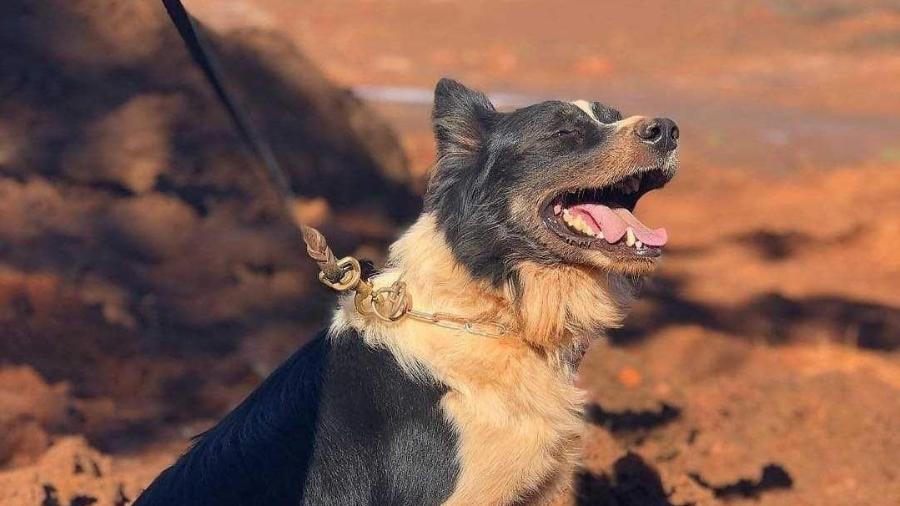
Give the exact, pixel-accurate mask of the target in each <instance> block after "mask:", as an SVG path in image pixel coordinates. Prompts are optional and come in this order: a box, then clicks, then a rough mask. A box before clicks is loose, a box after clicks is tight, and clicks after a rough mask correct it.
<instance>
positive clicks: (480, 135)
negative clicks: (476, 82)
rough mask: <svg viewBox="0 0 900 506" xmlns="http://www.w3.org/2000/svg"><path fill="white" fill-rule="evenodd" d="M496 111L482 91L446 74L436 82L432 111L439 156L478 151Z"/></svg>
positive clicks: (461, 154)
mask: <svg viewBox="0 0 900 506" xmlns="http://www.w3.org/2000/svg"><path fill="white" fill-rule="evenodd" d="M496 114H497V110H496V109H494V105H493V104H491V102H490V100H488V98H487V97H486V96H485V95H484V93H481V92H480V91H475V90H471V89H469V88H466V87H465V86H463V85H462V84H460V83H458V82H456V81H454V80H452V79H447V78H446V77H445V78H443V79H441V80H440V81H438V83H437V86H436V87H435V89H434V111H433V112H432V124H433V126H434V136H435V138H436V139H437V148H438V156H439V157H444V156H448V155H449V156H466V155H471V154H474V153H477V152H478V151H479V150H480V149H481V146H482V145H483V144H484V139H485V136H486V135H487V131H488V129H489V128H490V123H491V120H492V119H493V117H494V116H495V115H496Z"/></svg>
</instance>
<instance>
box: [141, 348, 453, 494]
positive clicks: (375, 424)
mask: <svg viewBox="0 0 900 506" xmlns="http://www.w3.org/2000/svg"><path fill="white" fill-rule="evenodd" d="M444 391H445V389H444V388H443V387H442V386H440V385H437V384H433V383H424V382H420V381H416V380H414V379H412V378H411V377H410V376H409V375H407V374H406V373H405V372H403V371H402V370H401V369H400V367H399V366H398V365H397V362H396V361H395V360H394V358H393V357H392V356H391V354H390V353H389V352H387V351H385V350H380V349H374V348H372V347H370V346H367V345H366V344H364V343H363V341H362V338H361V337H360V336H359V335H358V334H357V333H356V332H354V331H345V332H343V333H342V334H341V335H338V336H332V337H328V336H326V335H325V333H322V334H320V335H319V336H318V337H317V338H316V339H315V340H314V341H312V342H311V343H309V344H307V345H306V346H304V347H303V349H301V350H300V351H298V352H297V353H296V354H294V356H292V357H291V358H290V359H288V361H287V362H286V363H285V364H284V365H282V366H281V367H280V368H279V369H278V370H277V371H275V372H274V373H273V374H272V375H271V376H270V377H269V378H268V379H267V380H266V381H265V382H264V383H263V384H262V385H260V387H259V388H257V390H256V391H255V392H253V394H251V395H250V397H248V398H247V399H246V400H245V401H244V402H243V403H242V404H241V405H240V406H238V407H237V408H236V409H235V410H234V411H233V412H231V414H229V415H228V416H227V417H226V418H225V419H224V420H222V421H221V422H220V423H219V424H218V425H216V426H215V427H214V428H212V429H211V430H210V431H208V432H206V433H205V434H203V435H202V436H201V437H200V439H199V440H198V441H197V443H196V444H195V445H194V447H193V448H191V450H190V451H189V452H188V453H187V454H186V455H184V456H183V457H181V458H180V459H179V460H178V462H177V463H175V465H173V466H172V467H170V468H169V469H167V470H166V471H164V472H163V473H162V474H161V475H160V476H159V477H158V478H157V479H156V480H155V481H154V482H153V483H152V484H151V485H150V487H149V488H148V489H147V491H146V492H145V493H144V494H143V495H141V496H140V498H139V499H138V500H137V502H136V503H135V506H207V505H208V506H263V505H265V506H282V505H284V506H287V505H291V506H295V505H296V506H299V505H326V504H327V505H359V504H372V505H376V504H377V505H382V504H385V505H387V504H390V505H409V506H421V505H427V504H440V503H441V502H443V501H444V500H445V499H446V498H447V497H449V495H450V494H451V493H452V490H453V486H454V483H455V479H456V476H457V474H458V469H457V464H456V461H455V459H454V458H453V455H454V453H455V450H456V435H455V434H454V433H453V431H452V429H451V427H450V426H449V424H448V422H447V421H446V420H445V419H444V417H443V416H442V414H441V411H440V408H439V406H438V402H439V401H440V399H441V396H442V395H443V394H444Z"/></svg>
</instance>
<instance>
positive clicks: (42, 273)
mask: <svg viewBox="0 0 900 506" xmlns="http://www.w3.org/2000/svg"><path fill="white" fill-rule="evenodd" d="M209 38H210V39H211V40H212V41H213V43H214V46H215V47H216V49H217V53H218V56H219V60H220V63H221V64H222V67H223V68H224V69H225V70H226V74H227V76H226V77H227V80H228V85H229V86H230V87H231V88H232V90H233V91H234V92H235V93H236V95H237V96H238V97H239V100H240V101H241V102H242V103H243V104H244V105H245V107H246V108H247V110H248V111H249V113H250V115H251V116H252V117H253V120H254V122H255V123H257V125H258V126H259V127H260V128H261V130H262V131H264V132H265V134H266V135H267V136H268V137H270V139H271V141H272V143H273V147H274V149H275V151H276V155H277V156H278V157H279V159H280V161H281V162H282V165H283V166H284V167H285V168H286V170H287V171H288V172H289V176H290V179H291V181H292V184H293V186H294V189H295V190H296V191H297V193H298V194H299V195H300V196H301V197H303V198H304V200H303V203H302V205H301V206H298V208H296V209H294V211H295V212H296V213H297V214H298V215H299V216H301V217H302V219H304V220H306V221H308V222H311V223H312V224H314V225H318V226H320V227H321V228H322V230H323V232H324V233H325V234H326V235H327V236H328V238H329V242H330V244H331V246H332V248H333V249H334V250H335V252H338V253H344V252H346V253H351V252H354V251H359V248H362V250H361V251H363V252H366V253H368V252H373V251H374V252H378V251H383V250H384V249H385V246H386V244H387V243H388V242H389V241H390V240H391V239H392V238H393V237H394V234H395V230H396V227H397V225H398V224H401V223H404V222H406V221H408V220H410V219H411V218H412V217H413V216H414V215H415V214H416V213H417V212H418V209H419V205H420V204H419V201H418V198H417V197H416V196H415V195H414V193H413V192H412V190H411V189H410V188H411V186H410V185H411V181H410V178H411V176H410V174H409V171H408V168H407V162H406V159H405V155H404V153H403V151H402V149H401V147H400V145H399V143H398V141H397V139H396V138H395V136H394V134H393V132H392V131H391V130H390V129H389V128H388V127H387V126H386V124H385V123H384V122H382V121H381V120H380V119H379V118H378V117H377V115H376V114H374V113H373V112H372V111H371V110H369V109H368V108H367V107H366V106H365V105H364V104H362V103H361V102H360V101H359V100H358V99H357V98H355V97H354V96H352V95H351V94H350V93H348V92H347V91H345V90H342V89H339V88H337V87H335V86H334V85H333V84H331V83H330V82H329V81H328V80H327V79H326V78H325V77H324V75H323V74H322V73H321V72H320V71H319V70H318V69H317V68H315V67H314V66H313V65H312V64H311V63H310V62H309V60H307V59H306V58H305V57H304V56H303V54H302V53H300V52H299V51H298V50H297V49H296V48H295V47H294V46H293V45H292V44H291V43H290V42H288V41H287V40H286V39H284V38H283V37H282V36H278V35H275V34H272V33H268V32H260V31H252V32H238V33H231V34H225V35H218V34H209ZM0 60H2V61H3V72H0V138H2V139H3V141H2V143H0V216H3V219H2V220H0V326H2V327H3V328H4V329H9V331H8V332H5V333H4V335H3V336H2V337H0V357H2V363H3V364H9V363H13V364H28V365H30V366H31V367H33V368H34V369H35V370H36V371H37V372H38V373H40V375H41V376H42V377H43V378H45V379H46V381H48V382H50V383H56V382H66V383H67V384H68V385H69V386H70V387H71V391H72V395H73V396H75V397H79V398H82V397H86V398H93V399H113V400H114V402H115V403H116V405H117V406H119V407H120V408H121V407H122V406H123V405H127V404H128V403H132V404H133V405H134V409H133V410H131V413H141V414H140V415H137V416H132V417H130V418H129V417H126V416H124V415H119V414H116V413H111V412H106V413H105V414H102V415H97V416H94V415H92V413H93V412H96V411H97V410H96V409H92V408H90V406H88V407H84V409H83V412H84V415H83V418H84V419H85V420H86V421H85V422H84V424H81V425H67V426H66V427H65V428H66V429H67V430H71V431H78V432H84V431H86V433H87V434H88V435H89V437H91V439H92V442H95V443H97V442H98V440H101V439H103V438H104V437H107V436H108V438H107V440H106V441H108V442H109V441H112V442H117V441H124V440H126V439H127V436H126V435H127V434H131V435H132V436H135V434H143V435H144V436H146V437H147V438H152V437H153V434H152V427H151V426H150V425H148V422H149V421H150V420H157V421H159V420H164V421H165V422H166V424H168V426H170V427H171V426H173V425H174V424H177V423H180V422H188V421H190V420H193V419H197V418H203V417H210V416H213V417H214V416H218V415H220V414H221V413H222V412H223V411H224V410H226V409H227V408H228V407H229V405H230V403H231V401H230V400H229V399H230V398H232V396H233V393H232V394H229V393H227V392H228V389H229V388H233V389H235V390H236V391H238V392H244V391H246V389H247V388H248V387H249V386H252V385H253V384H255V383H256V382H257V381H258V380H259V377H261V376H264V375H265V374H267V373H268V372H269V371H270V370H271V369H272V368H273V367H274V365H275V364H277V363H278V362H280V360H281V359H282V358H283V357H284V356H286V355H287V354H289V353H290V351H292V350H293V349H294V348H296V347H297V346H299V345H301V344H302V343H303V342H304V341H305V340H306V339H307V337H308V336H311V335H312V333H313V331H314V329H316V328H317V327H319V326H320V325H321V324H322V323H323V321H324V319H325V317H326V313H327V311H328V309H329V308H330V307H331V306H332V305H333V302H334V299H333V296H332V295H331V294H330V293H328V292H327V291H326V290H325V289H324V288H322V287H320V286H318V284H317V283H316V281H315V273H314V266H313V265H312V263H311V262H308V260H307V259H306V258H305V257H304V254H303V250H302V249H301V247H300V241H299V235H298V233H297V231H296V230H294V229H293V227H292V225H291V224H290V223H289V221H288V220H287V219H285V216H284V213H283V211H282V210H281V208H280V207H279V206H277V205H276V204H275V202H274V200H273V199H272V195H271V193H270V191H269V190H268V189H267V185H266V183H265V182H264V181H263V180H262V179H261V177H260V174H259V173H258V172H257V171H255V170H254V167H253V165H252V163H251V161H250V159H249V157H247V156H246V153H245V152H244V150H243V148H242V146H241V144H240V141H239V139H238V138H237V136H236V135H235V133H234V128H233V126H232V125H231V124H230V122H229V120H228V118H227V116H226V115H225V114H224V112H223V111H222V109H221V106H220V104H219V103H218V102H216V100H215V98H214V96H213V94H212V92H211V91H210V89H209V86H208V84H207V83H206V82H205V81H204V80H203V77H202V75H201V73H200V72H199V71H198V70H197V69H196V68H195V66H194V64H193V62H192V61H191V60H190V57H189V56H188V54H187V51H186V50H185V48H184V46H183V44H182V42H181V41H180V39H179V38H178V36H177V33H176V31H175V30H174V28H173V27H172V26H171V24H170V22H169V21H168V19H167V18H166V15H165V11H164V10H163V7H162V5H161V4H160V3H159V2H122V1H117V0H67V1H61V0H52V1H46V2H28V1H24V0H11V1H7V2H2V4H0ZM238 397H239V395H238ZM98 402H99V401H98ZM123 403H124V404H123ZM79 409H81V408H79ZM126 411H127V410H126ZM98 416H99V419H98ZM112 442H111V443H110V444H108V445H106V444H103V441H99V444H98V445H99V446H100V447H103V448H109V447H110V446H116V445H117V444H118V443H115V444H113V443H112Z"/></svg>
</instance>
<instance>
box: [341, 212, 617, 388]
mask: <svg viewBox="0 0 900 506" xmlns="http://www.w3.org/2000/svg"><path fill="white" fill-rule="evenodd" d="M397 279H402V280H403V281H405V282H406V284H407V287H408V290H409V293H410V294H411V296H412V301H413V307H414V308H415V309H417V310H419V311H426V312H431V313H450V314H453V315H456V316H461V317H464V318H467V319H472V320H479V321H492V322H498V323H502V324H504V325H506V327H507V328H509V329H511V332H510V333H511V335H510V336H507V337H504V338H502V339H498V341H502V342H505V343H507V345H513V346H517V347H520V348H523V349H527V350H529V351H530V352H532V353H535V354H537V355H539V356H541V357H544V358H546V360H547V361H548V363H549V364H550V365H551V366H553V368H554V369H557V370H559V371H560V372H563V373H564V374H565V375H566V376H569V377H571V376H572V374H573V373H574V369H575V367H577V365H578V362H579V361H580V359H581V356H582V355H583V353H584V350H585V349H586V347H587V345H588V343H589V341H590V339H591V338H594V337H598V336H600V335H602V333H603V331H604V330H605V329H608V328H611V327H616V326H618V325H619V324H620V322H621V320H622V318H623V316H624V312H625V309H626V307H627V305H628V304H629V303H630V301H631V299H632V292H633V285H632V283H631V281H630V280H629V279H628V278H626V277H625V276H623V275H619V274H613V273H608V272H603V271H599V270H590V269H587V268H582V267H573V266H566V265H555V266H550V265H542V264H537V263H523V264H520V265H519V268H518V271H517V272H516V274H515V276H513V278H512V279H510V280H509V281H508V282H507V283H506V284H505V285H503V286H501V287H499V288H498V287H496V286H494V285H492V284H491V282H490V280H479V279H475V278H473V277H472V276H471V275H470V273H469V272H468V270H467V269H466V268H465V267H464V266H463V265H461V264H460V263H458V262H457V261H456V259H455V258H454V257H453V255H452V252H451V249H450V248H449V247H448V245H447V243H446V240H445V237H444V234H443V232H441V231H440V230H439V228H438V226H437V224H436V222H435V218H434V216H433V215H431V214H430V213H425V214H423V215H422V216H421V217H420V218H419V219H418V221H417V222H416V223H415V224H414V225H413V226H412V227H411V228H410V229H409V231H408V232H407V233H406V234H405V235H403V236H402V237H401V238H400V239H399V240H398V241H397V242H395V243H394V244H393V246H391V250H390V258H389V261H388V268H387V269H386V270H385V271H384V272H382V273H381V274H379V275H378V276H376V277H375V278H374V279H373V283H374V284H375V286H376V287H381V286H388V285H390V284H391V283H393V282H394V281H395V280H397ZM343 306H344V308H343V310H342V311H341V312H340V313H339V317H338V318H337V320H336V324H337V325H342V324H351V325H352V326H354V327H358V328H359V330H362V331H363V334H364V335H366V334H367V331H369V332H368V334H370V335H383V336H387V335H388V334H390V332H389V330H390V328H392V327H398V326H409V325H414V326H416V327H419V326H421V325H427V324H425V323H422V322H415V321H410V320H409V319H406V320H404V321H403V322H399V323H393V324H389V323H385V322H381V321H378V320H377V319H363V318H362V317H361V316H360V315H359V314H357V313H356V311H355V309H354V308H353V304H352V302H351V301H350V300H349V299H348V300H346V301H345V303H344V305H343ZM380 330H384V331H387V332H381V331H380ZM373 331H374V332H373ZM419 333H420V334H423V335H429V336H432V335H438V336H441V337H440V339H439V340H438V342H436V343H435V344H436V345H439V343H440V342H444V343H450V342H452V340H454V339H456V340H459V339H460V338H461V337H462V338H464V339H465V340H466V341H468V340H472V339H475V340H486V339H491V338H488V337H484V336H474V335H471V334H466V335H465V336H461V334H464V332H462V331H455V330H451V329H444V328H441V327H436V326H433V325H429V326H428V328H421V332H419ZM447 334H457V335H456V336H453V335H447ZM447 346H450V345H449V344H448V345H447ZM478 348H479V347H478V346H474V347H472V348H470V349H472V350H473V353H478V351H477V350H478ZM410 358H412V357H410Z"/></svg>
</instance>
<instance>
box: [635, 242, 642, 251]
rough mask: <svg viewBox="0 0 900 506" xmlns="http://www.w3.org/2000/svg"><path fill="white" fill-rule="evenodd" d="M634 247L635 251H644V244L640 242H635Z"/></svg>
mask: <svg viewBox="0 0 900 506" xmlns="http://www.w3.org/2000/svg"><path fill="white" fill-rule="evenodd" d="M634 247H635V248H637V249H644V243H642V242H641V241H635V243H634Z"/></svg>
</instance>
